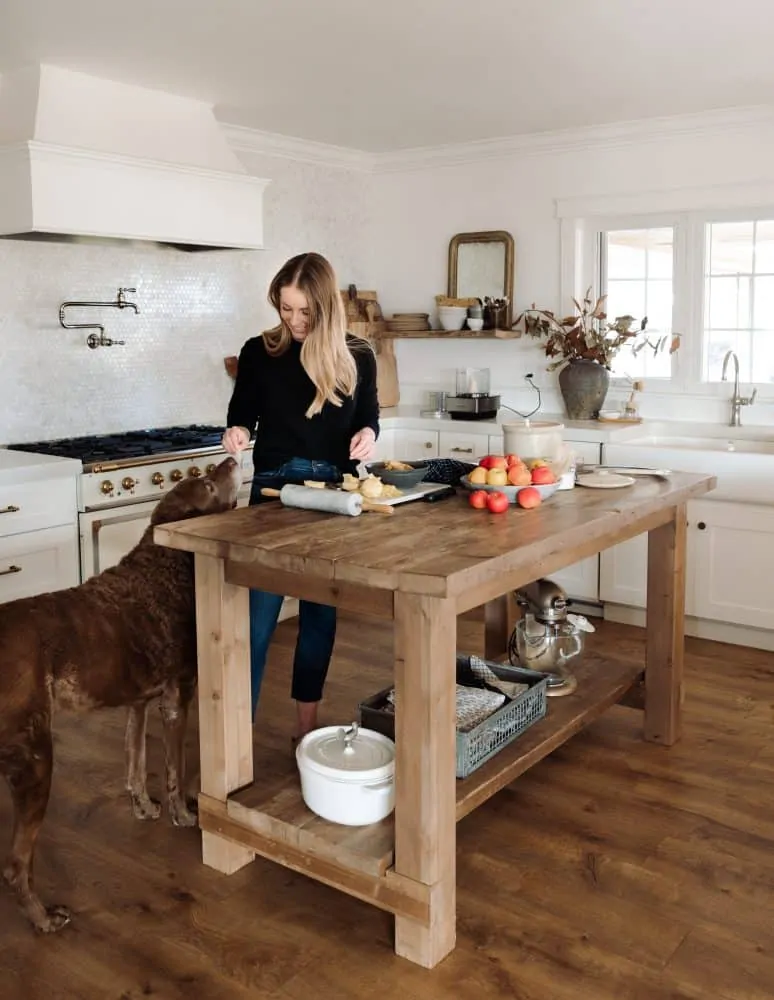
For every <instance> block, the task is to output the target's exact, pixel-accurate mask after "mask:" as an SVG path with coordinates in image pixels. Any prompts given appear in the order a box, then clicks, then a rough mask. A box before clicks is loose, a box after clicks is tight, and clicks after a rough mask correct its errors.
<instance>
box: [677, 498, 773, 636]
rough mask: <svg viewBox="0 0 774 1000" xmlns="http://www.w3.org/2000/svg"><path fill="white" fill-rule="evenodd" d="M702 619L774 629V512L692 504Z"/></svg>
mask: <svg viewBox="0 0 774 1000" xmlns="http://www.w3.org/2000/svg"><path fill="white" fill-rule="evenodd" d="M688 537H689V540H690V551H691V553H692V555H693V562H694V569H695V579H694V592H695V611H694V612H693V613H694V614H696V615H697V616H698V617H699V618H707V619H709V620H711V621H721V622H732V623H734V624H737V625H748V626H752V627H753V628H765V629H774V583H773V581H774V574H772V566H774V508H772V507H763V506H756V505H752V504H734V503H719V502H718V501H706V500H697V501H695V502H694V503H692V504H691V505H690V508H689V517H688Z"/></svg>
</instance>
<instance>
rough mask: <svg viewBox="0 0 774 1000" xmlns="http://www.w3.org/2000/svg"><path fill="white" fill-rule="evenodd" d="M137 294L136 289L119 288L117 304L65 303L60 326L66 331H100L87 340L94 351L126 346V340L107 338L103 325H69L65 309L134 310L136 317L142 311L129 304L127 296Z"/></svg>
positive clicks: (61, 308) (61, 310)
mask: <svg viewBox="0 0 774 1000" xmlns="http://www.w3.org/2000/svg"><path fill="white" fill-rule="evenodd" d="M129 293H131V294H133V295H134V294H136V293H137V289H136V288H119V289H118V293H117V295H116V300H115V302H63V303H62V304H61V306H60V307H59V325H60V326H61V327H63V328H64V329H65V330H99V335H97V334H96V333H90V334H89V336H88V337H87V338H86V343H87V344H88V345H89V347H91V348H92V349H94V348H97V347H113V346H114V345H115V344H121V345H123V344H125V343H126V341H124V340H113V339H112V338H110V337H106V336H105V327H104V326H102V324H101V323H67V322H65V309H67V308H68V307H69V306H78V307H79V308H81V309H87V308H88V309H134V313H135V316H136V315H138V314H139V312H140V310H139V309H138V308H137V305H136V303H134V302H129V301H128V300H127V298H126V296H127V294H129Z"/></svg>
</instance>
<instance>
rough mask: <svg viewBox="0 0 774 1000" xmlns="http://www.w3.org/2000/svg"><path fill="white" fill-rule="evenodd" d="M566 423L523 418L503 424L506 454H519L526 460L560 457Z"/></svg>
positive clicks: (546, 459)
mask: <svg viewBox="0 0 774 1000" xmlns="http://www.w3.org/2000/svg"><path fill="white" fill-rule="evenodd" d="M563 431H564V424H560V423H557V422H555V421H552V420H522V421H520V422H518V423H507V424H505V423H504V424H503V448H504V450H505V454H506V455H518V456H519V458H520V459H522V461H524V462H529V461H531V460H532V459H535V458H542V459H544V460H545V461H546V462H553V461H555V460H556V459H558V458H559V457H560V455H561V452H562V432H563Z"/></svg>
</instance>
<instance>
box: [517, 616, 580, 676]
mask: <svg viewBox="0 0 774 1000" xmlns="http://www.w3.org/2000/svg"><path fill="white" fill-rule="evenodd" d="M585 644H586V634H585V632H583V631H582V630H581V629H579V628H577V627H576V626H575V625H573V624H572V623H571V622H559V623H555V624H554V623H543V622H538V621H535V619H534V618H533V617H532V616H531V615H527V616H526V617H524V618H522V619H521V620H520V621H519V622H518V624H517V625H516V652H517V654H518V657H519V662H520V663H521V665H522V666H523V667H528V668H529V669H530V670H539V671H540V672H541V673H559V672H564V671H565V670H566V668H567V667H568V665H569V664H571V663H572V662H573V661H574V660H577V659H578V657H580V656H582V655H583V650H584V647H585Z"/></svg>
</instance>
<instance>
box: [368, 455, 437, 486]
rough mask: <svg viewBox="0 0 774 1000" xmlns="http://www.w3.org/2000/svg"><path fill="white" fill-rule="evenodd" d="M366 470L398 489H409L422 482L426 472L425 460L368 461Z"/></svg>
mask: <svg viewBox="0 0 774 1000" xmlns="http://www.w3.org/2000/svg"><path fill="white" fill-rule="evenodd" d="M366 471H367V472H368V474H369V475H371V476H378V478H379V479H381V481H382V482H383V483H386V484H387V486H397V488H398V489H399V490H410V489H411V488H412V486H416V485H417V483H421V482H422V478H423V476H424V475H425V473H426V472H427V462H400V461H398V460H397V459H390V460H388V461H386V462H369V463H368V464H367V465H366Z"/></svg>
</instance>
